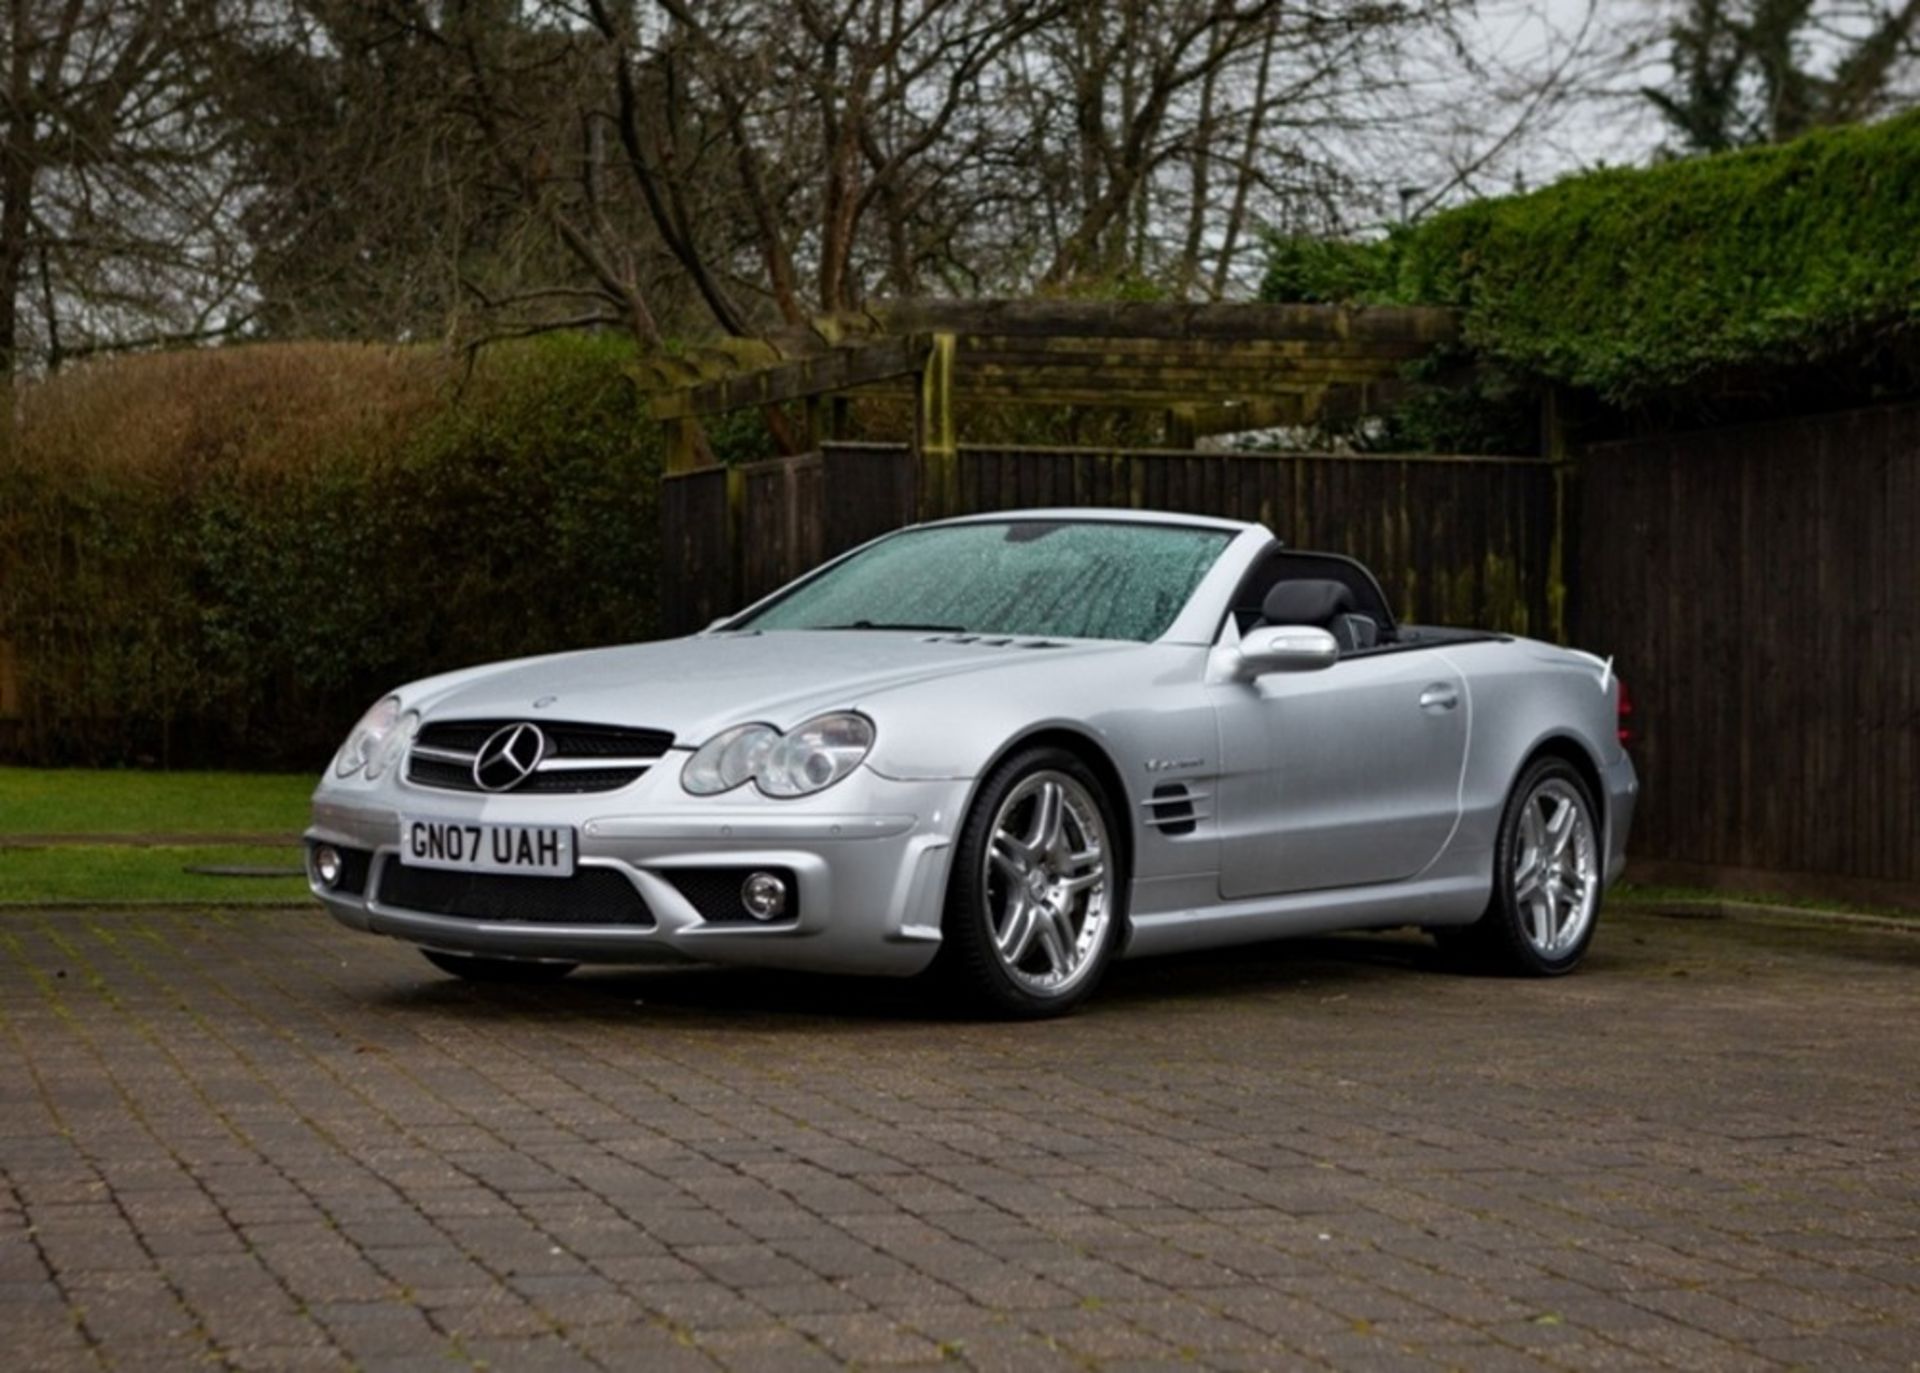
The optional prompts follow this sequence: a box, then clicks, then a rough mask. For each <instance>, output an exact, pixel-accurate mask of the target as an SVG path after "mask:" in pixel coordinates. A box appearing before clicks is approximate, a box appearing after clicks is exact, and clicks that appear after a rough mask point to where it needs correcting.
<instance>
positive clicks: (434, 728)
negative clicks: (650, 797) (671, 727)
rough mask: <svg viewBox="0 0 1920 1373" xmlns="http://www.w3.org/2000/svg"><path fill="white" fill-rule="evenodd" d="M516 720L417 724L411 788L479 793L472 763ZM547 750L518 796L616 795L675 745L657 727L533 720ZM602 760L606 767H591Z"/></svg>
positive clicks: (409, 773) (409, 775)
mask: <svg viewBox="0 0 1920 1373" xmlns="http://www.w3.org/2000/svg"><path fill="white" fill-rule="evenodd" d="M519 723H522V722H521V721H518V720H435V721H432V722H430V723H428V724H425V725H423V726H421V728H420V733H419V735H418V736H417V737H416V738H415V739H414V741H413V748H412V752H411V753H410V754H409V755H408V758H407V780H408V781H409V782H412V783H413V784H414V785H415V786H421V787H436V788H438V789H440V790H442V791H479V790H481V788H480V786H479V785H478V784H477V783H475V781H474V780H473V759H474V755H475V754H477V753H478V752H479V751H480V748H481V746H482V745H483V744H485V743H486V742H487V740H488V739H490V738H492V737H493V735H494V734H495V733H497V732H498V731H500V730H502V729H505V728H507V727H508V726H510V725H515V724H519ZM526 723H530V724H537V725H538V726H539V727H540V732H541V733H542V734H544V735H545V736H546V740H547V747H546V753H545V756H544V757H543V758H542V759H541V763H540V768H539V770H538V771H536V772H534V773H533V774H532V775H531V776H529V777H528V778H527V779H526V780H525V781H524V782H522V783H520V785H519V786H517V787H514V788H512V790H513V791H514V792H515V793H516V794H520V795H525V794H528V793H532V794H535V795H548V796H552V795H560V794H567V795H577V794H579V793H581V792H593V791H617V790H619V789H620V788H621V787H624V786H627V785H628V784H630V783H632V782H635V781H638V780H639V779H640V778H641V777H642V776H644V775H645V774H646V771H647V769H648V768H650V767H652V766H653V764H654V763H656V762H658V761H659V759H660V757H661V755H662V754H664V753H665V752H666V751H667V750H668V749H670V748H672V747H673V735H671V734H669V733H668V732H667V731H665V730H660V729H631V728H627V727H625V726H621V725H592V724H580V723H577V722H575V721H570V720H536V721H528V722H526ZM598 760H605V762H606V764H607V765H606V766H605V767H594V766H592V764H593V763H594V762H595V761H598Z"/></svg>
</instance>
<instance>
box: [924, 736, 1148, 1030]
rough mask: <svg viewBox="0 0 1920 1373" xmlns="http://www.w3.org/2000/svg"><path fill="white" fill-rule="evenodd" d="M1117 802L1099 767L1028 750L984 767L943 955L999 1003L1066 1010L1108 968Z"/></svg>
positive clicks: (1115, 892) (1116, 874) (1024, 1010)
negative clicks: (995, 765)
mask: <svg viewBox="0 0 1920 1373" xmlns="http://www.w3.org/2000/svg"><path fill="white" fill-rule="evenodd" d="M1114 832H1115V830H1114V823H1113V820H1112V812H1111V807H1110V805H1109V802H1108V800H1107V797H1106V793H1105V789H1104V788H1103V787H1102V786H1101V784H1100V782H1099V779H1098V778H1096V777H1095V776H1094V775H1093V773H1092V772H1091V770H1089V769H1088V768H1087V766H1086V765H1085V764H1084V763H1082V762H1081V761H1080V760H1079V759H1078V758H1077V757H1075V756H1074V755H1073V754H1071V753H1068V752H1066V751H1064V750H1062V749H1053V748H1039V749H1031V750H1027V751H1025V752H1023V753H1020V754H1018V755H1016V756H1015V757H1013V758H1011V759H1009V760H1008V761H1007V762H1006V763H1004V764H1002V765H1001V766H1000V767H999V768H997V769H995V770H994V772H993V774H992V775H991V776H990V777H988V778H987V780H986V782H985V783H984V784H983V785H982V787H981V789H980V794H979V796H978V798H977V800H976V801H975V803H974V808H973V811H972V813H971V814H970V815H969V816H968V819H967V824H966V827H965V830H964V831H963V833H962V836H961V841H960V845H959V848H958V850H957V852H956V854H955V858H954V868H953V877H952V880H951V884H950V887H949V891H948V900H947V913H946V924H945V940H944V948H943V952H942V958H941V962H942V965H943V967H944V969H945V970H946V971H947V972H948V973H949V974H950V975H953V976H955V977H957V979H958V980H959V981H960V982H961V983H962V984H963V988H964V990H965V991H967V992H968V993H970V994H971V995H973V996H974V997H975V998H977V999H978V1000H980V1001H983V1002H985V1003H986V1004H987V1005H988V1006H989V1007H990V1008H992V1009H995V1010H998V1011H1000V1012H1002V1013H1006V1014H1012V1015H1022V1016H1041V1015H1057V1014H1059V1013H1061V1012H1063V1011H1066V1010H1069V1009H1071V1008H1072V1007H1074V1006H1076V1005H1078V1004H1079V1003H1080V1002H1081V1001H1082V1000H1084V999H1085V998H1086V996H1087V995H1088V993H1090V992H1091V991H1092V990H1093V987H1094V984H1095V983H1096V982H1097V981H1098V980H1099V978H1100V975H1101V973H1102V972H1103V971H1104V969H1105V967H1106V963H1107V959H1108V955H1109V952H1110V951H1111V949H1112V947H1113V940H1114V935H1115V933H1116V929H1117V923H1118V920H1119V915H1120V906H1121V901H1122V890H1123V889H1122V885H1121V880H1120V869H1119V854H1118V853H1117V852H1116V850H1115V841H1114Z"/></svg>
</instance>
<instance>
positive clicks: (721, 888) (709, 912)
mask: <svg viewBox="0 0 1920 1373" xmlns="http://www.w3.org/2000/svg"><path fill="white" fill-rule="evenodd" d="M655 871H656V872H657V873H658V874H659V875H660V876H661V877H664V878H666V879H667V881H669V882H671V883H673V885H674V887H675V888H676V889H677V890H678V891H679V893H680V895H682V896H684V897H686V898H687V904H688V905H690V906H692V907H693V908H694V909H695V910H696V911H698V912H700V918H701V919H702V920H704V921H706V922H707V923H708V924H710V925H758V924H761V923H767V924H783V923H785V922H787V921H790V920H798V919H799V918H800V883H799V882H798V881H797V880H795V878H794V875H793V871H792V869H790V868H657V869H655ZM756 872H770V873H772V874H773V875H774V876H775V877H778V878H779V879H780V880H781V881H783V882H785V883H786V884H787V909H786V911H785V912H784V913H783V914H782V915H781V916H780V917H779V918H778V919H777V920H773V921H767V922H761V921H758V920H755V919H754V918H753V917H752V916H751V915H749V914H748V913H747V908H746V907H745V906H743V905H742V904H740V887H741V884H742V883H744V882H745V881H746V880H747V879H748V878H749V877H751V876H753V874H754V873H756Z"/></svg>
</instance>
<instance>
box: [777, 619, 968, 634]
mask: <svg viewBox="0 0 1920 1373" xmlns="http://www.w3.org/2000/svg"><path fill="white" fill-rule="evenodd" d="M815 628H818V629H913V630H920V631H923V632H925V633H928V634H965V633H966V632H967V631H966V627H965V626H964V625H917V624H907V623H904V622H903V623H898V624H896V623H892V622H890V621H885V620H855V621H854V622H853V623H852V624H846V625H817V626H815Z"/></svg>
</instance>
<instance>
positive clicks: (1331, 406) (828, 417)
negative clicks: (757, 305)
mask: <svg viewBox="0 0 1920 1373" xmlns="http://www.w3.org/2000/svg"><path fill="white" fill-rule="evenodd" d="M1458 332H1459V325H1458V320H1457V317H1456V316H1455V314H1454V313H1453V312H1452V311H1450V310H1443V309H1429V308H1403V307H1368V308H1356V307H1346V306H1333V305H1261V304H1246V305H1222V304H1202V305H1180V304H1160V303H1146V302H1110V301H1030V300H989V301H966V302H946V301H942V302H922V301H908V302H900V303H896V304H891V305H882V306H877V307H875V308H874V309H873V310H872V311H871V312H869V313H867V314H864V315H860V316H857V317H852V318H848V317H837V318H834V319H829V320H823V321H818V322H816V324H815V326H814V328H813V329H812V330H810V331H799V332H798V333H797V335H788V336H784V337H781V338H778V339H774V340H766V341H763V340H751V341H740V340H733V341H729V342H728V343H726V344H723V345H714V346H711V347H706V348H694V349H691V350H689V351H688V352H686V353H684V354H682V355H680V356H677V357H663V358H659V359H656V360H653V361H650V362H649V363H648V364H646V370H647V372H648V374H649V375H648V381H649V382H650V383H651V385H650V387H649V389H650V390H652V391H653V393H654V394H653V397H652V405H653V414H654V416H655V417H656V418H657V419H660V420H662V421H665V422H666V424H667V426H668V431H669V448H668V463H667V470H668V471H669V472H685V471H691V470H694V469H696V468H697V467H699V466H700V465H701V462H702V460H703V459H702V454H701V451H700V447H699V445H698V444H697V443H695V442H694V439H693V432H694V431H693V427H692V426H691V425H690V424H689V423H688V421H697V420H699V419H703V418H707V417H711V416H716V415H721V414H724V413H727V412H729V411H735V410H742V409H750V408H758V407H764V406H775V405H789V404H796V403H797V404H799V405H800V406H801V407H802V410H803V412H804V416H805V425H806V431H807V440H808V443H809V446H817V445H818V444H819V443H820V442H821V441H822V440H826V439H833V438H838V437H840V436H841V429H842V426H843V424H844V422H845V405H846V402H847V401H848V400H850V399H852V398H855V397H861V396H881V397H889V398H892V399H896V400H902V401H905V400H911V401H912V402H913V404H914V407H915V423H914V434H913V441H914V445H915V447H916V448H917V450H918V451H919V453H920V454H921V457H922V460H923V461H924V462H925V463H926V465H927V468H928V470H929V472H930V473H932V474H935V475H936V479H937V474H939V473H940V472H942V471H948V470H950V469H951V467H952V460H953V455H954V454H955V453H956V451H957V439H956V425H955V411H956V408H957V407H958V406H960V405H963V404H966V403H969V402H975V401H979V402H989V403H994V404H1000V405H1007V404H1014V405H1044V406H1087V407H1103V408H1120V409H1127V410H1145V411H1157V412H1160V413H1162V414H1164V416H1165V431H1164V432H1165V442H1166V445H1167V446H1168V447H1170V448H1185V447H1191V446H1192V444H1193V442H1194V440H1195V439H1196V438H1198V437H1199V436H1201V435H1204V434H1216V433H1229V432H1234V431H1237V430H1244V429H1255V428H1264V427H1269V426H1274V425H1288V424H1302V423H1310V422H1313V421H1316V420H1320V419H1330V418H1348V417H1352V416H1354V415H1358V414H1364V413H1367V412H1368V411H1370V410H1372V409H1375V408H1377V407H1378V406H1380V405H1381V404H1383V403H1386V402H1388V401H1390V400H1391V399H1393V398H1394V397H1395V396H1397V395H1398V394H1400V393H1401V391H1402V390H1403V389H1404V387H1405V384H1406V383H1405V381H1404V374H1405V371H1406V368H1407V366H1408V364H1409V363H1412V362H1415V361H1417V360H1419V359H1421V358H1424V357H1427V356H1428V355H1430V354H1431V353H1432V352H1433V351H1434V350H1435V349H1436V348H1438V347H1440V346H1442V345H1445V344H1448V343H1451V342H1453V341H1454V340H1456V339H1457V337H1458Z"/></svg>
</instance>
